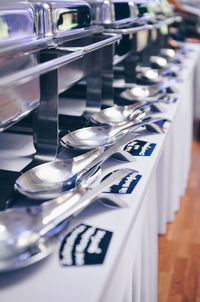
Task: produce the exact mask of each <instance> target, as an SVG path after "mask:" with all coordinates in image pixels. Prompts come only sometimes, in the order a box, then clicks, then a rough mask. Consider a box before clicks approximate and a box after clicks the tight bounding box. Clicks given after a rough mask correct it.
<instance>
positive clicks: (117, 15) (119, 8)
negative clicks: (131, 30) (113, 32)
mask: <svg viewBox="0 0 200 302" xmlns="http://www.w3.org/2000/svg"><path fill="white" fill-rule="evenodd" d="M86 1H87V2H88V3H89V4H90V6H91V14H92V20H93V21H94V22H95V23H96V24H105V25H106V24H113V23H114V22H115V21H119V20H124V19H129V18H137V15H138V10H137V6H136V5H135V4H134V1H133V0H132V1H129V0H86ZM129 22H130V20H129Z"/></svg>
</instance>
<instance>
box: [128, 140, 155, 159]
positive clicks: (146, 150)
mask: <svg viewBox="0 0 200 302" xmlns="http://www.w3.org/2000/svg"><path fill="white" fill-rule="evenodd" d="M155 147H156V144H154V143H149V142H146V141H142V140H134V141H132V142H130V143H129V144H127V145H126V146H125V147H124V151H127V152H129V153H130V154H131V155H133V156H150V155H151V154H152V152H153V151H154V149H155Z"/></svg>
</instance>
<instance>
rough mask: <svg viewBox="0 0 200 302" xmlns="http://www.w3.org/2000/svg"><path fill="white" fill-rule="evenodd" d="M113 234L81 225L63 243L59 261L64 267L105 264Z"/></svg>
mask: <svg viewBox="0 0 200 302" xmlns="http://www.w3.org/2000/svg"><path fill="white" fill-rule="evenodd" d="M112 234H113V233H112V232H109V231H106V230H103V229H100V228H96V227H93V226H89V225H86V224H80V225H78V226H77V227H76V228H74V229H73V230H72V231H71V232H70V233H69V234H68V235H67V236H66V237H65V238H64V240H63V241H62V244H61V247H60V252H59V259H60V264H61V265H62V266H83V265H95V264H102V263H103V262H104V259H105V256H106V253H107V250H108V247H109V244H110V240H111V237H112Z"/></svg>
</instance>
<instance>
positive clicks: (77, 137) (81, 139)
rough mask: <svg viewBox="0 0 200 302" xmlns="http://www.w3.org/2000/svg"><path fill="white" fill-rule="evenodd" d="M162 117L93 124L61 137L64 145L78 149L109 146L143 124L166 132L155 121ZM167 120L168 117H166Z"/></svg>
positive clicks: (159, 131)
mask: <svg viewBox="0 0 200 302" xmlns="http://www.w3.org/2000/svg"><path fill="white" fill-rule="evenodd" d="M163 119H165V118H160V117H157V118H156V117H155V118H152V117H148V118H146V119H144V120H142V121H136V120H135V118H134V119H130V120H128V121H126V122H121V123H117V124H115V125H113V126H109V125H105V126H92V127H88V128H82V129H78V130H75V131H73V132H69V133H68V134H66V135H65V136H63V137H62V138H61V141H60V142H61V145H62V146H63V147H67V148H68V147H72V148H76V149H83V150H84V149H85V150H89V149H93V148H97V147H99V146H109V145H112V144H114V143H115V142H116V141H118V140H119V139H121V138H122V137H123V136H124V135H125V134H127V133H128V132H131V131H136V130H137V129H139V128H140V127H141V126H148V125H150V126H151V127H152V130H153V131H154V132H157V133H164V130H163V129H162V128H161V127H159V126H158V125H157V124H155V122H158V121H160V120H163ZM165 120H167V119H165Z"/></svg>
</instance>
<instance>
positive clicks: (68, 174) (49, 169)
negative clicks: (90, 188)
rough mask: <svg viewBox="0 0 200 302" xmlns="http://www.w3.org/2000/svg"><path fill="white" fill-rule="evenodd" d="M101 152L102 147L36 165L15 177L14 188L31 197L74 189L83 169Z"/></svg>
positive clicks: (40, 197) (46, 196)
mask: <svg viewBox="0 0 200 302" xmlns="http://www.w3.org/2000/svg"><path fill="white" fill-rule="evenodd" d="M103 152H104V149H103V148H97V149H95V150H92V151H90V152H87V153H85V154H83V155H79V156H77V157H74V158H73V159H66V160H56V161H53V162H49V163H45V164H42V165H39V166H36V167H34V168H32V169H31V170H29V171H27V172H25V173H23V174H22V175H21V176H19V177H18V178H17V180H16V182H15V189H16V190H17V191H18V192H20V193H21V194H23V195H26V196H27V197H29V198H33V199H39V200H40V199H51V198H54V197H56V196H58V195H59V194H61V193H62V192H63V191H70V190H72V189H74V188H75V186H76V182H77V180H78V179H80V176H81V174H82V173H83V170H84V169H86V168H87V166H88V164H90V163H91V162H93V161H94V160H95V159H96V158H97V157H99V155H100V154H102V153H103Z"/></svg>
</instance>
